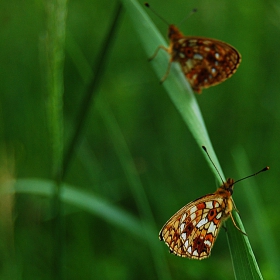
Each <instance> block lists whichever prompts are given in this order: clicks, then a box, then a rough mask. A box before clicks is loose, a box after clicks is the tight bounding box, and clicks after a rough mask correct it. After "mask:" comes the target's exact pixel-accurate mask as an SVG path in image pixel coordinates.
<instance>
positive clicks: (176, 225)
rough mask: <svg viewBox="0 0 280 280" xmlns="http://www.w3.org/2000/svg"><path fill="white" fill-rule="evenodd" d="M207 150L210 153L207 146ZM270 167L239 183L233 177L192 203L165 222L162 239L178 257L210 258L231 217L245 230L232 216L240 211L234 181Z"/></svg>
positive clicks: (160, 236)
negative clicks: (233, 196)
mask: <svg viewBox="0 0 280 280" xmlns="http://www.w3.org/2000/svg"><path fill="white" fill-rule="evenodd" d="M203 149H204V150H205V151H206V153H207V150H206V148H205V147H203ZM207 155H208V153H207ZM210 160H211V158H210ZM211 161H212V160H211ZM268 169H269V167H265V168H263V169H262V170H260V171H259V172H257V173H255V174H252V175H250V176H247V177H245V178H243V179H240V180H238V181H236V182H234V180H233V179H231V178H229V179H227V181H226V182H224V183H223V184H222V186H221V187H219V188H218V189H217V190H216V192H215V193H213V194H207V195H205V196H202V197H200V198H198V199H196V200H194V201H192V202H190V203H188V204H187V205H185V206H184V207H183V208H181V209H180V210H179V211H178V212H177V213H175V214H174V215H173V216H172V217H171V218H170V219H169V220H168V221H167V222H166V223H165V225H164V226H163V227H162V229H161V231H160V233H159V239H160V240H163V241H164V242H165V243H166V245H167V246H168V247H169V249H170V252H171V253H173V254H175V255H177V256H180V257H188V258H190V259H197V260H202V259H205V258H207V257H209V256H210V253H211V249H212V248H213V245H214V242H215V240H216V238H217V235H218V232H219V229H220V228H221V226H222V224H223V222H224V221H225V220H226V219H227V218H229V217H231V219H232V222H233V224H234V226H235V227H236V228H237V229H238V230H239V231H241V232H242V230H241V229H240V228H239V227H238V226H237V225H236V223H235V221H234V219H233V216H232V210H233V209H235V210H237V209H236V207H235V205H234V202H233V199H232V193H233V186H234V183H237V182H239V181H241V180H244V179H246V178H248V177H252V176H255V175H257V174H258V173H260V172H263V171H266V170H268ZM242 233H243V234H246V233H244V232H242Z"/></svg>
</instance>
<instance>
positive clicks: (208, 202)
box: [205, 201, 213, 209]
mask: <svg viewBox="0 0 280 280" xmlns="http://www.w3.org/2000/svg"><path fill="white" fill-rule="evenodd" d="M205 203H206V208H208V209H212V208H213V203H212V201H206V202H205Z"/></svg>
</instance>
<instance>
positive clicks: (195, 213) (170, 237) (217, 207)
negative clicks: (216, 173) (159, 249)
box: [159, 194, 227, 260]
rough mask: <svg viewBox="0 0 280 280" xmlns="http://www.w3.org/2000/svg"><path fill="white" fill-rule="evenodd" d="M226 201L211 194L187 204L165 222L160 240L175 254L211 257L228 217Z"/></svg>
mask: <svg viewBox="0 0 280 280" xmlns="http://www.w3.org/2000/svg"><path fill="white" fill-rule="evenodd" d="M226 203H227V200H226V199H225V198H224V197H222V196H219V195H217V194H208V195H205V196H203V197H201V198H199V199H197V200H195V201H193V202H191V203H189V204H187V205H185V206H184V207H183V208H181V209H180V210H179V211H178V212H177V213H175V214H174V215H173V216H172V217H171V218H170V219H169V220H168V221H167V222H166V224H165V225H164V226H163V228H162V229H161V231H160V233H159V239H160V240H163V241H164V242H165V243H166V245H167V246H168V247H169V249H170V252H171V253H173V254H175V255H178V256H181V257H188V258H191V259H198V260H202V259H204V258H207V257H209V256H210V253H211V249H212V247H213V245H214V242H215V240H216V237H217V235H218V232H219V229H220V226H221V224H222V222H223V221H224V220H225V219H226V218H227V215H225V209H226Z"/></svg>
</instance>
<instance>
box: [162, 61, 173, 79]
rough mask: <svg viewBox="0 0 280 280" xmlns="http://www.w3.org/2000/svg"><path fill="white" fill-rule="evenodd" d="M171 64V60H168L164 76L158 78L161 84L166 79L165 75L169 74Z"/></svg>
mask: <svg viewBox="0 0 280 280" xmlns="http://www.w3.org/2000/svg"><path fill="white" fill-rule="evenodd" d="M171 64H172V61H169V63H168V66H167V70H166V72H165V74H164V76H163V77H162V78H161V80H160V83H161V84H162V83H163V82H164V81H165V80H166V78H167V76H168V75H169V72H170V68H171Z"/></svg>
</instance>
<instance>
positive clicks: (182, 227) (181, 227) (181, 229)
mask: <svg viewBox="0 0 280 280" xmlns="http://www.w3.org/2000/svg"><path fill="white" fill-rule="evenodd" d="M185 226H186V224H185V223H182V224H181V225H180V231H181V232H183V231H184V229H185Z"/></svg>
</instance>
